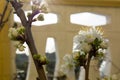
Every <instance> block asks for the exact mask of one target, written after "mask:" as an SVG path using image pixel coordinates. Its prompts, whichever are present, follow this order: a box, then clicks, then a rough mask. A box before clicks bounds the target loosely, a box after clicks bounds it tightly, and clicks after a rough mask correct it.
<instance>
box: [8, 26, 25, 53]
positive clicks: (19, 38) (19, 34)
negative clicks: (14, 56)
mask: <svg viewBox="0 0 120 80" xmlns="http://www.w3.org/2000/svg"><path fill="white" fill-rule="evenodd" d="M8 37H9V38H10V39H11V40H12V41H14V44H15V47H16V48H18V49H19V50H20V51H23V50H24V48H25V46H23V44H24V42H25V28H24V27H23V26H20V27H17V28H14V27H11V28H9V33H8Z"/></svg>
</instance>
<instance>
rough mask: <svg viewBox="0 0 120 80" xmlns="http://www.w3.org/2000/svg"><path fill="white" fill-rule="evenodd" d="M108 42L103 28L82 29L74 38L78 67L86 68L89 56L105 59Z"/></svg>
mask: <svg viewBox="0 0 120 80" xmlns="http://www.w3.org/2000/svg"><path fill="white" fill-rule="evenodd" d="M107 47H108V40H107V39H105V38H104V37H103V32H102V31H101V28H93V27H90V28H82V29H81V30H80V32H79V33H78V35H76V36H75V38H74V48H73V59H74V62H75V64H76V65H80V66H84V65H85V63H86V59H87V58H88V54H89V55H90V56H91V57H97V58H102V57H104V50H105V49H107Z"/></svg>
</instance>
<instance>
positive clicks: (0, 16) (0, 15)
mask: <svg viewBox="0 0 120 80" xmlns="http://www.w3.org/2000/svg"><path fill="white" fill-rule="evenodd" d="M8 5H9V2H6V4H5V8H4V10H3V12H2V13H0V31H1V30H2V28H3V26H4V24H5V23H6V22H7V21H8V19H9V17H10V14H11V13H12V9H11V10H10V12H9V13H8V16H7V17H6V19H5V16H6V13H7V9H8ZM4 19H5V20H4Z"/></svg>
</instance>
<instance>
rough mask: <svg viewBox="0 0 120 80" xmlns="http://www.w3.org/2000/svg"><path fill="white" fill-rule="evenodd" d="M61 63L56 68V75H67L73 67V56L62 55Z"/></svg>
mask: <svg viewBox="0 0 120 80" xmlns="http://www.w3.org/2000/svg"><path fill="white" fill-rule="evenodd" d="M63 62H64V63H63V64H62V65H61V66H60V69H59V70H58V75H59V76H62V75H67V74H68V73H70V72H71V71H72V70H73V69H74V63H73V58H72V55H70V54H66V55H65V56H64V57H63Z"/></svg>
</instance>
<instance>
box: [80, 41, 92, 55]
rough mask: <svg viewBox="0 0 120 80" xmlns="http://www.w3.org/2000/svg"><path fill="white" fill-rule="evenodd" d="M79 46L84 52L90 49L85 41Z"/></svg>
mask: <svg viewBox="0 0 120 80" xmlns="http://www.w3.org/2000/svg"><path fill="white" fill-rule="evenodd" d="M81 47H82V50H83V51H84V52H86V53H88V52H89V51H90V50H91V49H92V46H91V45H89V44H88V43H85V42H83V43H82V45H81Z"/></svg>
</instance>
